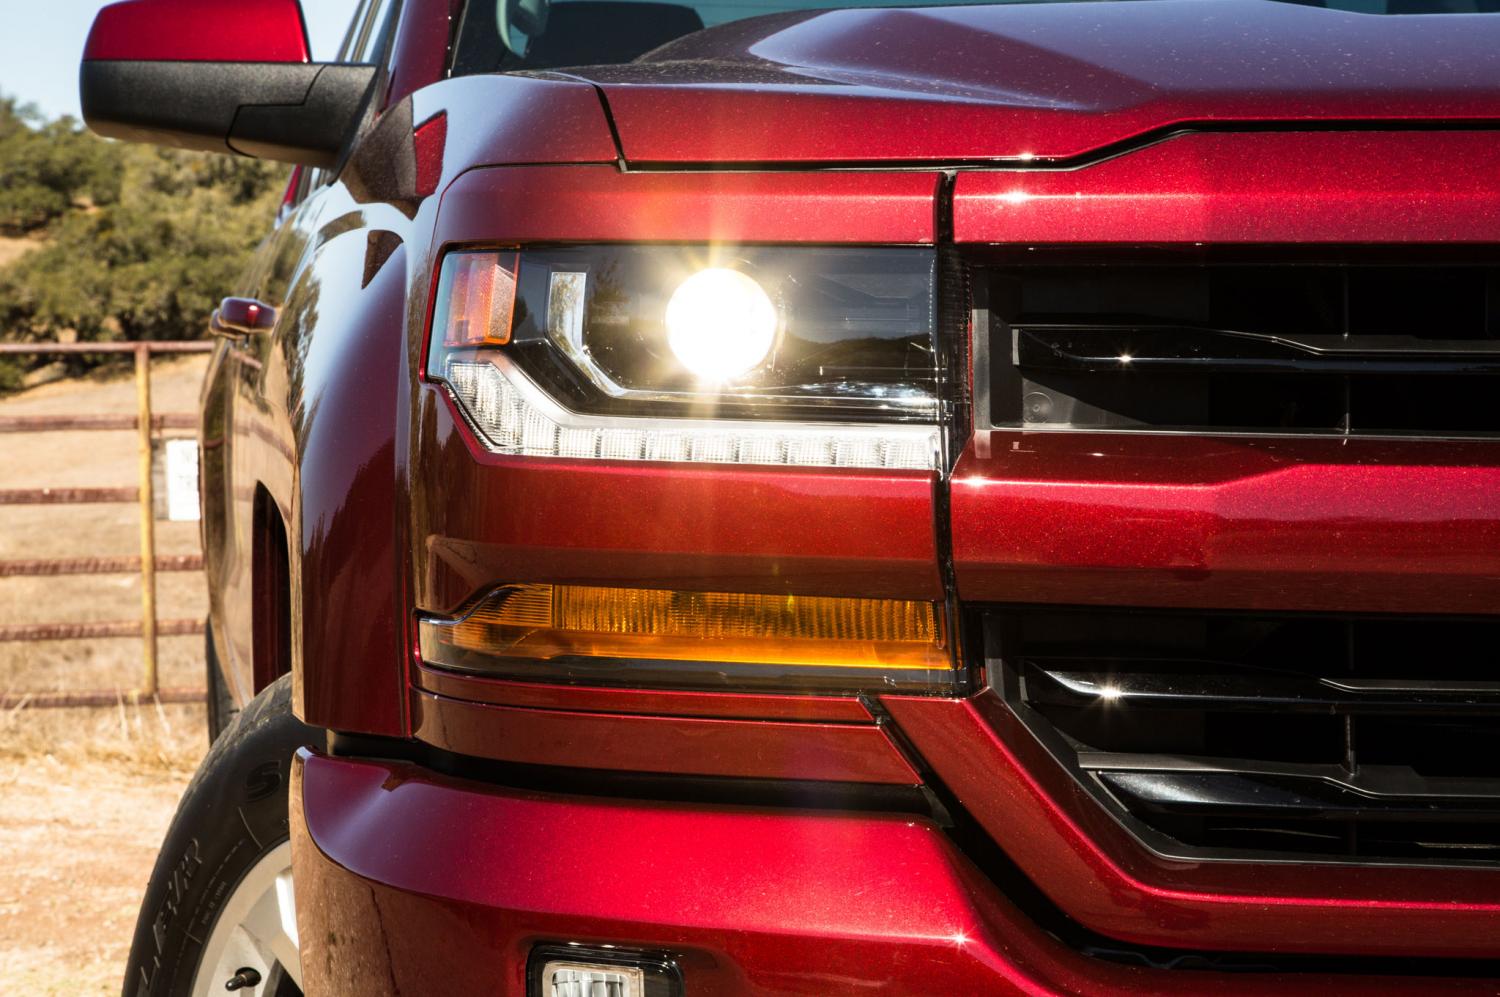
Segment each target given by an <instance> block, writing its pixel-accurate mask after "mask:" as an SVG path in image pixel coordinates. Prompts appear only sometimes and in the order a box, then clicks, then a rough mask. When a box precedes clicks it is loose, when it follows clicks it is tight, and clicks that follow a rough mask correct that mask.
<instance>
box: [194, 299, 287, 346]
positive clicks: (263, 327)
mask: <svg viewBox="0 0 1500 997" xmlns="http://www.w3.org/2000/svg"><path fill="white" fill-rule="evenodd" d="M274 328H276V309H274V308H272V307H271V306H270V305H266V304H262V303H261V302H259V301H256V300H254V299H253V298H225V299H224V300H223V301H221V302H219V307H218V308H216V309H214V313H213V315H212V316H210V318H209V320H208V331H209V332H211V333H213V334H214V335H215V336H221V337H223V338H225V339H241V338H243V337H245V336H253V335H255V334H256V333H261V332H270V331H271V330H272V329H274Z"/></svg>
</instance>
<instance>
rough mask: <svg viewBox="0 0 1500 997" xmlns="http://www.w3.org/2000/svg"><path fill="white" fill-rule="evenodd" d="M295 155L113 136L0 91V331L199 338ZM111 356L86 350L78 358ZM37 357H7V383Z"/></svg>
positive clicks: (263, 227)
mask: <svg viewBox="0 0 1500 997" xmlns="http://www.w3.org/2000/svg"><path fill="white" fill-rule="evenodd" d="M285 176H286V174H285V167H279V166H275V165H272V164H266V163H262V162H258V161H256V160H250V159H239V158H232V157H226V156H207V155H202V154H198V153H189V152H183V151H180V150H175V149H159V148H154V147H149V146H133V145H124V144H121V143H116V142H107V141H105V140H103V139H100V138H97V137H95V136H94V135H92V134H90V133H88V132H87V131H84V130H83V129H82V128H80V127H79V126H78V125H77V123H76V122H74V121H72V120H71V119H68V118H63V119H61V120H59V121H53V122H42V121H40V119H39V118H38V117H37V115H36V114H35V112H34V111H31V110H29V109H25V108H21V109H18V108H17V107H16V105H15V102H14V101H13V100H3V99H0V231H3V232H5V233H7V234H10V235H13V236H14V235H16V234H20V233H26V234H28V235H29V236H31V237H33V238H39V239H40V242H39V246H38V248H35V249H33V250H31V251H30V252H28V253H26V254H25V255H23V256H21V257H20V258H19V259H18V260H16V261H15V262H13V263H11V264H10V265H9V266H8V267H5V268H4V269H0V339H13V340H40V339H54V338H57V337H59V336H61V335H63V334H70V335H73V336H76V338H77V339H79V340H80V341H108V340H118V339H127V340H141V339H190V338H196V337H198V336H200V335H202V334H203V333H204V331H205V328H206V322H207V318H208V315H209V313H210V311H211V310H212V308H213V306H214V305H215V303H217V301H218V299H219V298H220V297H222V296H223V295H224V294H227V293H229V292H230V291H231V290H232V289H233V287H234V286H235V282H236V278H237V277H238V276H239V275H240V273H241V272H242V271H243V269H244V267H245V266H246V264H247V263H248V261H249V257H250V254H251V252H252V251H253V248H254V246H255V244H256V243H257V242H259V241H260V239H261V238H262V237H263V236H264V235H265V234H266V232H267V231H268V230H269V227H270V223H271V219H272V217H273V216H274V214H275V210H276V204H277V200H278V198H277V195H278V193H279V191H280V188H281V185H282V184H283V183H284V182H285ZM97 362H100V358H88V357H80V358H79V362H78V363H75V364H73V366H74V367H75V368H77V369H82V368H83V367H86V366H90V365H92V364H93V363H97ZM32 366H34V364H33V363H31V362H15V361H8V365H7V363H0V390H6V389H7V388H14V387H15V386H17V384H18V383H19V379H20V377H21V376H22V375H23V374H24V371H25V370H27V369H29V368H30V367H32Z"/></svg>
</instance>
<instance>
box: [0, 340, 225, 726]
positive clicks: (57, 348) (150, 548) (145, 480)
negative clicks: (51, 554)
mask: <svg viewBox="0 0 1500 997" xmlns="http://www.w3.org/2000/svg"><path fill="white" fill-rule="evenodd" d="M212 349H213V344H212V343H202V342H161V341H154V342H140V343H0V356H16V355H22V356H46V355H70V354H81V353H94V354H97V353H129V354H132V355H133V356H134V357H135V385H136V414H135V415H133V416H132V415H100V414H74V415H59V416H50V415H49V416H6V417H0V433H40V432H64V431H68V432H76V431H109V430H115V431H118V430H132V429H133V430H135V431H136V434H137V448H138V453H139V458H140V460H139V475H140V480H139V484H138V486H137V487H135V488H9V489H0V505H78V504H94V503H111V502H134V503H136V504H137V506H138V508H139V511H140V556H139V557H74V558H54V559H36V560H12V561H0V578H3V577H16V576H54V575H97V574H125V573H129V574H135V573H139V574H140V576H141V615H140V618H139V619H138V620H105V621H98V622H90V623H68V622H59V623H27V624H16V625H5V626H0V642H6V641H47V640H75V639H80V638H97V637H140V638H141V654H142V674H141V684H140V687H139V688H137V689H134V690H132V691H130V692H128V693H124V694H121V693H119V692H117V691H108V690H98V689H89V690H80V691H77V692H72V691H69V692H45V693H40V692H39V693H29V692H7V693H4V694H3V695H0V708H3V709H24V708H35V707H49V706H50V707H62V706H112V705H114V704H115V703H117V702H120V701H122V700H131V701H137V702H139V701H141V700H147V699H155V700H157V701H158V702H201V701H202V699H203V695H204V693H203V690H201V689H163V688H161V686H160V683H159V681H158V674H157V671H158V670H157V638H158V637H166V636H174V635H179V634H194V633H202V632H203V621H202V620H159V619H158V618H157V615H156V573H157V572H158V571H197V570H201V569H202V567H203V559H202V557H199V556H197V555H179V556H174V557H165V558H163V557H158V556H157V554H156V519H155V503H156V495H155V491H154V486H153V484H152V478H151V439H152V435H153V433H155V432H159V431H160V430H163V429H188V428H196V426H197V420H196V419H195V418H194V417H193V416H192V415H189V414H185V413H169V414H153V413H152V411H151V357H152V356H153V355H156V354H167V353H176V354H181V353H207V352H209V351H210V350H212Z"/></svg>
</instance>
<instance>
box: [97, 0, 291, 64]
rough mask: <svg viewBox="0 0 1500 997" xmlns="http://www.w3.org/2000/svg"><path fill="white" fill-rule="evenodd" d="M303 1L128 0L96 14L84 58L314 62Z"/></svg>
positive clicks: (113, 4) (111, 5)
mask: <svg viewBox="0 0 1500 997" xmlns="http://www.w3.org/2000/svg"><path fill="white" fill-rule="evenodd" d="M308 53H309V49H308V44H307V29H306V28H304V27H303V24H302V6H301V5H300V4H299V3H298V2H297V0H234V2H233V3H205V2H204V0H123V2H121V3H112V4H110V5H108V6H107V7H104V8H103V9H101V10H100V11H99V13H98V14H97V15H95V17H94V26H93V27H92V28H91V29H90V30H89V37H88V41H87V42H86V43H85V44H84V48H83V58H84V59H85V60H89V59H125V60H141V61H150V60H158V59H159V60H163V61H176V62H308V61H309V60H310V56H309V54H308Z"/></svg>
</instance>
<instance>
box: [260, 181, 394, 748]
mask: <svg viewBox="0 0 1500 997" xmlns="http://www.w3.org/2000/svg"><path fill="white" fill-rule="evenodd" d="M387 211H389V209H387ZM341 217H342V221H341V220H340V218H339V217H335V218H332V219H327V220H322V221H323V224H322V225H321V226H320V230H319V233H318V236H319V239H318V247H317V251H316V253H315V254H314V257H313V259H312V261H311V262H310V265H309V266H308V267H307V268H306V269H304V270H303V271H302V277H301V279H300V280H298V281H297V282H296V283H295V284H294V285H293V287H292V289H291V291H290V293H289V296H288V301H287V305H286V307H285V308H284V309H283V314H282V317H281V322H280V325H279V326H278V331H277V336H276V347H277V349H278V351H279V353H280V358H282V359H283V362H284V363H285V364H286V365H287V366H286V373H285V377H286V378H287V382H286V383H287V386H286V388H285V389H283V390H284V392H285V393H284V394H283V395H281V396H280V397H279V398H278V397H277V396H276V394H275V393H271V397H272V398H274V399H275V400H276V401H278V402H279V403H282V404H285V406H286V412H287V417H288V418H289V419H290V420H291V424H292V428H293V431H294V436H295V441H296V464H297V467H298V474H297V476H296V479H295V486H296V492H295V496H294V497H292V501H291V503H290V508H291V509H292V511H293V514H292V516H291V518H290V521H289V523H288V539H289V542H290V545H291V548H292V563H293V577H294V583H293V585H292V600H293V602H292V604H293V613H292V615H293V619H294V621H295V623H294V630H293V640H292V657H293V663H294V667H295V670H294V675H295V681H294V690H295V696H294V701H295V705H296V708H297V711H298V715H299V716H301V717H303V718H304V719H305V720H306V721H307V722H308V723H311V724H316V725H318V726H323V727H331V728H334V729H337V730H343V731H353V732H365V733H374V734H389V735H399V734H402V733H404V732H405V730H406V727H405V720H404V716H403V703H404V695H403V689H404V685H405V674H404V672H403V670H402V667H401V666H402V664H403V663H404V660H405V655H404V653H403V651H404V648H405V647H407V646H408V645H407V642H406V634H405V627H404V623H403V621H404V620H405V618H406V613H405V612H404V611H403V609H402V608H401V607H402V606H403V602H404V598H405V592H404V589H403V588H402V587H401V586H400V585H399V584H398V578H399V575H398V574H397V571H396V565H397V563H398V562H397V554H396V547H395V543H396V538H397V534H396V532H395V510H396V508H397V506H396V501H397V491H396V490H397V477H396V466H395V461H396V452H397V446H398V444H397V441H398V440H399V439H401V437H400V436H399V432H400V423H399V421H398V418H397V415H398V413H400V412H402V411H404V408H405V405H406V397H407V396H406V392H407V391H408V385H409V384H410V381H409V379H408V378H407V376H406V368H405V367H404V362H405V356H406V321H405V318H406V294H407V283H406V282H407V279H408V273H407V258H408V257H407V253H406V250H405V247H404V246H403V247H399V248H397V249H396V251H395V252H394V253H393V254H392V255H391V257H390V258H389V259H388V260H387V261H386V262H385V264H384V265H383V267H382V268H381V269H380V270H379V271H378V272H377V273H376V274H375V275H374V277H373V279H372V280H371V281H370V282H369V283H368V284H365V282H364V274H365V260H366V255H367V248H368V240H367V239H366V236H365V233H364V232H363V231H361V230H360V229H359V228H357V227H353V226H351V225H350V222H352V221H355V220H356V219H358V218H360V217H361V216H360V214H359V213H358V212H356V213H355V216H354V217H353V218H351V217H350V216H348V215H344V216H341ZM370 221H383V224H376V225H372V226H371V227H372V228H379V227H384V226H391V227H395V226H397V225H399V224H400V222H401V219H400V216H399V215H396V214H395V213H394V212H391V213H390V214H388V215H385V216H383V218H382V215H380V214H375V215H373V217H371V218H370ZM334 300H337V301H338V302H339V306H338V307H337V308H331V307H328V303H329V302H332V301H334ZM314 328H315V329H316V336H309V335H308V333H309V332H311V330H313V329H314ZM260 378H261V383H262V392H265V385H266V375H265V374H264V373H262V374H261V375H260ZM278 379H279V378H278ZM271 383H272V384H274V383H275V379H273V380H272V382H271Z"/></svg>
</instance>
